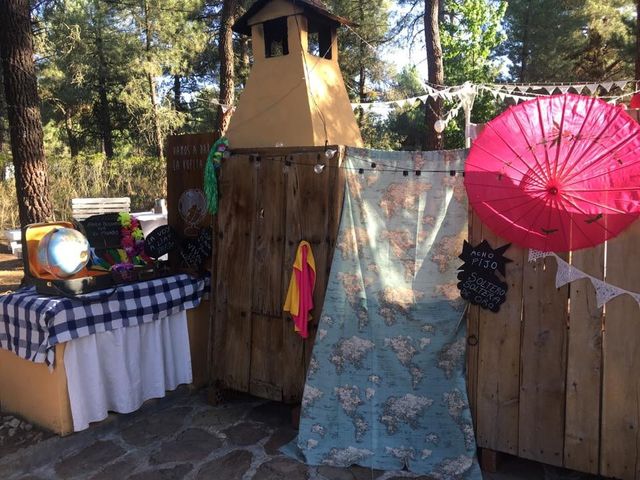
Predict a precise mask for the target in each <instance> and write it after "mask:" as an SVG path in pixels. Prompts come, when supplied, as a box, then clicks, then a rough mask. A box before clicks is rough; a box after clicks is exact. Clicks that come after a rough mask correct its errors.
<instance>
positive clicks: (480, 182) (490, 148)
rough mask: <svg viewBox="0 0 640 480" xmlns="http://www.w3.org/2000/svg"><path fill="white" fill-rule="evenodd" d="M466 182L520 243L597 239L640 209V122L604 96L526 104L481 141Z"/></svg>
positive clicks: (563, 247)
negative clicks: (605, 100)
mask: <svg viewBox="0 0 640 480" xmlns="http://www.w3.org/2000/svg"><path fill="white" fill-rule="evenodd" d="M465 187H466V189H467V194H468V196H469V201H470V203H471V205H472V207H473V209H474V210H475V211H476V213H477V214H478V215H479V216H480V218H481V219H482V221H483V222H484V224H485V225H487V226H488V227H489V228H490V229H491V230H492V231H493V232H494V233H495V234H497V235H499V236H500V237H503V238H504V239H506V240H509V241H511V242H513V243H515V244H517V245H520V246H522V247H528V248H535V249H538V250H542V251H554V252H565V251H570V250H577V249H580V248H586V247H589V246H594V245H598V244H600V243H602V242H604V241H605V240H606V239H608V238H612V237H614V236H616V235H617V234H619V233H620V232H621V231H622V230H624V229H625V228H626V227H627V226H628V225H630V224H631V223H632V222H633V221H634V220H635V219H636V218H637V217H638V215H639V214H640V125H638V123H636V122H635V121H634V120H632V119H631V117H629V115H627V114H626V113H625V112H624V110H623V109H621V108H617V107H615V106H613V105H609V104H607V103H605V102H603V101H602V100H599V99H597V98H591V97H583V96H580V95H574V94H565V95H556V96H552V97H540V98H537V99H535V100H530V101H527V102H524V103H521V104H519V105H517V106H515V107H511V108H509V109H508V110H507V111H505V112H504V113H502V114H501V115H500V116H498V117H496V118H495V119H493V120H492V121H491V122H489V123H488V124H487V125H486V128H485V129H484V130H483V131H482V133H481V134H480V135H479V136H478V138H477V139H476V140H475V142H474V144H473V147H472V148H471V152H470V153H469V157H468V159H467V162H466V166H465Z"/></svg>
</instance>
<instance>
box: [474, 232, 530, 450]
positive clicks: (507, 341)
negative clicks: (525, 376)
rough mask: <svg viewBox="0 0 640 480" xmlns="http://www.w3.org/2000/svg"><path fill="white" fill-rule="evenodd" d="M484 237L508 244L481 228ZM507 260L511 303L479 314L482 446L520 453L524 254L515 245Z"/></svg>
mask: <svg viewBox="0 0 640 480" xmlns="http://www.w3.org/2000/svg"><path fill="white" fill-rule="evenodd" d="M482 237H483V238H484V239H485V240H487V241H488V242H489V244H490V245H491V246H492V247H494V248H496V247H498V246H501V245H505V244H507V243H509V242H507V241H506V240H503V239H501V238H499V237H498V236H496V235H495V234H494V233H493V232H491V231H490V230H489V229H488V228H487V227H485V226H483V228H482ZM505 256H506V257H507V258H509V259H511V260H512V262H511V263H508V264H507V266H506V275H505V280H506V282H507V284H508V285H509V289H508V291H507V299H506V301H505V303H504V304H503V305H502V306H501V307H500V310H499V311H498V312H497V313H494V312H491V311H489V310H483V309H481V310H479V313H478V332H479V333H478V337H479V339H480V342H479V344H478V387H477V388H478V393H477V428H478V430H477V438H478V446H480V447H484V448H488V449H491V450H497V451H501V452H506V453H511V454H517V452H518V440H519V439H518V425H519V416H518V408H519V396H520V390H519V389H520V337H521V314H522V289H523V287H522V284H523V267H524V263H525V262H526V252H525V251H524V250H523V249H521V248H518V247H516V246H514V245H512V246H511V247H510V248H509V249H508V250H507V252H506V254H505Z"/></svg>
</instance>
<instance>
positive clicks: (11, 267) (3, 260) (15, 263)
mask: <svg viewBox="0 0 640 480" xmlns="http://www.w3.org/2000/svg"><path fill="white" fill-rule="evenodd" d="M22 276H23V274H22V260H20V259H17V258H16V257H14V256H13V255H10V254H8V253H0V295H2V294H3V293H7V292H11V291H13V290H16V289H17V288H18V287H19V286H20V281H21V280H22Z"/></svg>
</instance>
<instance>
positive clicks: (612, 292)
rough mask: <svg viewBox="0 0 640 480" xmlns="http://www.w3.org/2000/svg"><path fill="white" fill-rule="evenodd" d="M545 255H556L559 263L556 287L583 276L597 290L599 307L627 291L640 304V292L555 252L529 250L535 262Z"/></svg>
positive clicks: (531, 259) (531, 260)
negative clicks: (596, 273) (577, 265)
mask: <svg viewBox="0 0 640 480" xmlns="http://www.w3.org/2000/svg"><path fill="white" fill-rule="evenodd" d="M545 257H555V259H556V262H557V264H558V271H557V272H556V288H560V287H562V286H564V285H566V284H568V283H571V282H573V281H575V280H580V279H581V278H588V279H589V280H590V281H591V284H592V285H593V288H595V290H596V301H597V303H598V308H600V307H602V306H603V305H604V304H605V303H607V302H608V301H609V300H611V299H613V298H616V297H617V296H619V295H622V294H624V293H626V294H627V295H631V296H632V297H633V298H634V299H635V301H636V302H638V304H640V293H634V292H630V291H628V290H625V289H623V288H620V287H616V286H615V285H611V284H609V283H607V282H605V281H603V280H600V279H599V278H596V277H593V276H591V275H589V274H587V273H585V272H583V271H582V270H580V269H578V268H576V267H574V266H573V265H570V264H569V263H567V262H565V261H564V260H563V259H562V258H560V257H558V256H557V255H556V254H555V253H553V252H541V251H540V250H533V249H531V250H529V262H535V261H537V260H540V259H541V258H545Z"/></svg>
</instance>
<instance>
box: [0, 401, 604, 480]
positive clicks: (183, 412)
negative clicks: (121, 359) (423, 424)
mask: <svg viewBox="0 0 640 480" xmlns="http://www.w3.org/2000/svg"><path fill="white" fill-rule="evenodd" d="M295 434H296V432H295V430H294V429H293V428H292V427H291V411H290V409H289V407H287V406H284V405H281V404H277V403H273V402H265V401H261V400H258V399H254V398H251V397H241V398H240V397H239V398H236V399H233V400H229V401H227V402H226V403H225V404H223V405H220V406H216V407H212V406H210V405H208V404H207V403H206V401H205V398H204V394H203V393H202V392H197V393H190V392H189V391H188V390H187V389H179V390H178V391H177V392H173V393H171V394H169V395H168V396H167V397H166V398H164V399H161V400H154V401H152V402H148V403H147V404H145V405H144V406H143V408H142V409H141V410H139V411H138V412H136V413H132V414H129V415H112V416H110V417H109V418H108V419H107V420H105V421H104V422H102V423H100V424H98V425H94V426H92V427H91V428H90V429H88V430H85V431H84V432H79V433H76V434H73V435H70V436H68V437H65V438H60V437H58V436H55V435H52V434H50V433H47V432H43V431H42V430H40V429H38V428H36V427H34V426H32V425H30V424H29V423H27V422H24V421H21V420H20V419H17V418H15V417H13V416H11V415H0V479H2V480H12V479H29V480H39V479H91V480H113V479H115V480H124V479H131V480H174V479H176V480H177V479H195V480H204V479H211V480H281V479H282V480H285V479H286V480H303V479H309V480H373V479H376V480H398V479H400V478H406V477H407V476H410V477H414V478H420V479H423V480H426V479H427V477H415V476H412V475H411V474H409V473H407V472H381V471H376V470H373V471H372V470H370V469H365V468H361V467H352V468H349V469H339V468H332V467H307V466H306V465H303V464H301V463H298V462H296V461H295V460H292V459H290V458H288V457H286V456H284V455H282V454H280V453H279V451H278V449H279V447H280V446H282V445H284V444H285V443H288V442H289V441H290V440H291V439H293V438H294V436H295ZM587 478H594V477H587V476H581V475H579V474H576V473H571V472H566V471H563V470H561V469H554V468H552V467H543V466H541V465H539V464H535V463H531V462H523V461H521V460H517V459H513V458H511V459H507V461H505V462H504V463H503V465H502V467H501V468H500V471H499V472H498V473H496V474H492V475H485V479H486V480H511V479H527V480H528V479H531V480H533V479H545V480H556V479H558V480H560V479H571V480H576V479H580V480H582V479H587Z"/></svg>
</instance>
